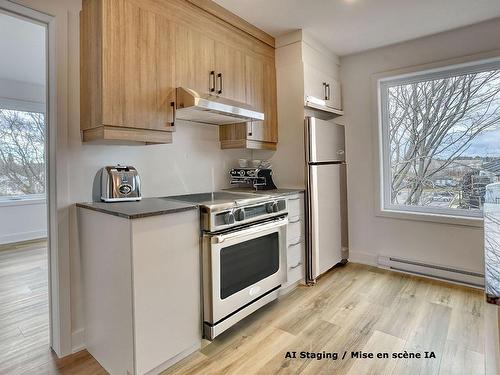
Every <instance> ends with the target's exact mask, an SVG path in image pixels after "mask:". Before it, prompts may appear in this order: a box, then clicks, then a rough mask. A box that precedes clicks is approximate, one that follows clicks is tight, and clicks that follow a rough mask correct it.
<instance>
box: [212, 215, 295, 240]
mask: <svg viewBox="0 0 500 375" xmlns="http://www.w3.org/2000/svg"><path fill="white" fill-rule="evenodd" d="M287 223H288V218H287V217H282V218H279V219H276V220H273V221H271V222H269V223H265V224H258V225H255V226H253V227H250V228H247V229H242V230H238V231H236V232H232V233H227V234H219V235H217V236H213V237H212V243H222V242H224V241H225V240H229V239H231V238H238V237H242V236H248V235H252V234H256V233H259V232H261V231H263V230H266V229H272V228H277V227H280V226H282V225H286V224H287Z"/></svg>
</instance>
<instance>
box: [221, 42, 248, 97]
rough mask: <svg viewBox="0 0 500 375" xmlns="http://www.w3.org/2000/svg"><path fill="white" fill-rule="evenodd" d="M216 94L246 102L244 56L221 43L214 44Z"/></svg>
mask: <svg viewBox="0 0 500 375" xmlns="http://www.w3.org/2000/svg"><path fill="white" fill-rule="evenodd" d="M215 73H216V94H218V95H220V96H223V97H224V98H228V99H232V100H236V101H239V102H245V101H246V93H245V85H246V83H245V81H246V75H245V73H246V72H245V54H244V53H243V52H242V51H241V50H239V49H236V48H233V47H231V46H228V45H227V44H224V43H222V42H217V43H215Z"/></svg>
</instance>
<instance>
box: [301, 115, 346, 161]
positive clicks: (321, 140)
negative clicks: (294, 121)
mask: <svg viewBox="0 0 500 375" xmlns="http://www.w3.org/2000/svg"><path fill="white" fill-rule="evenodd" d="M344 138H345V137H344V126H343V125H338V124H335V123H333V122H331V121H325V120H320V119H318V118H315V117H306V139H307V141H306V146H307V151H308V152H307V154H308V155H307V157H308V160H307V161H308V162H309V163H317V162H327V161H344V160H345V141H344Z"/></svg>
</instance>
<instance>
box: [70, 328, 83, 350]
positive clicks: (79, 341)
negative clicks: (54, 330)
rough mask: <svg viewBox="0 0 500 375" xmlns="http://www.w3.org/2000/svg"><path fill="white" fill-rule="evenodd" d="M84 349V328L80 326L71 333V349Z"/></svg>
mask: <svg viewBox="0 0 500 375" xmlns="http://www.w3.org/2000/svg"><path fill="white" fill-rule="evenodd" d="M83 349H85V329H83V328H80V329H77V330H76V331H74V332H73V333H72V334H71V351H72V352H73V353H77V352H79V351H81V350H83Z"/></svg>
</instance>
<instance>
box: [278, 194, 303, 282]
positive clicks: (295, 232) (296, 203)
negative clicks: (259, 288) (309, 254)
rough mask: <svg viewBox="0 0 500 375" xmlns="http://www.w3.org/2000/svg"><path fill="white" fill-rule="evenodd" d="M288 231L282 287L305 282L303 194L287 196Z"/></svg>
mask: <svg viewBox="0 0 500 375" xmlns="http://www.w3.org/2000/svg"><path fill="white" fill-rule="evenodd" d="M287 207H288V231H287V253H286V257H287V282H286V284H285V285H283V289H287V288H289V287H291V286H292V285H294V284H297V283H302V284H303V283H305V269H306V266H305V255H306V243H305V216H304V211H305V210H304V208H305V207H304V194H303V193H297V194H292V195H289V196H287Z"/></svg>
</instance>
